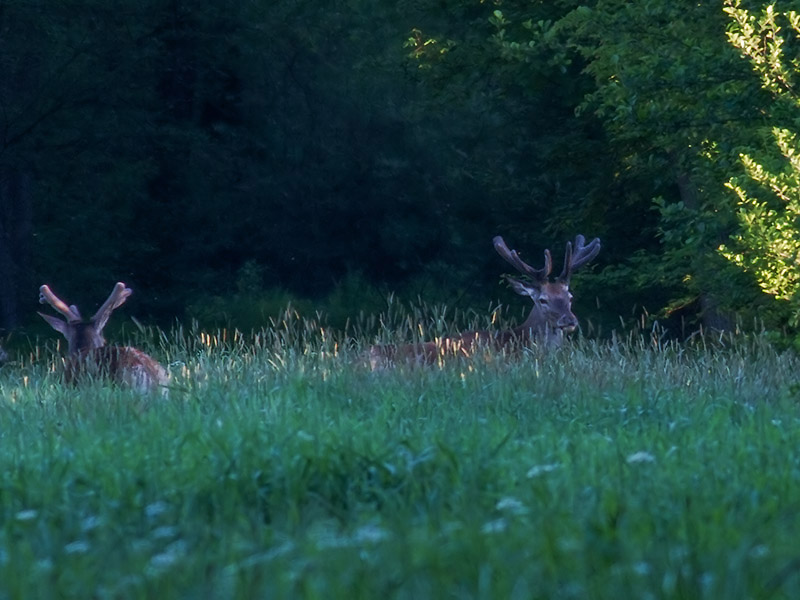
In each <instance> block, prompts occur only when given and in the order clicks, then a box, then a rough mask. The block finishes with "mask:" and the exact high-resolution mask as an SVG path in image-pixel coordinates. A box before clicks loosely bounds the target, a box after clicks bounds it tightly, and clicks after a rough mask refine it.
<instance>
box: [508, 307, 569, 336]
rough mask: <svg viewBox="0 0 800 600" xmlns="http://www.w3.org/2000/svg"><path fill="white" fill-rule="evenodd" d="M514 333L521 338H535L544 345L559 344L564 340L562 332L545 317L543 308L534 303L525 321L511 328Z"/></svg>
mask: <svg viewBox="0 0 800 600" xmlns="http://www.w3.org/2000/svg"><path fill="white" fill-rule="evenodd" d="M513 332H514V335H515V336H516V337H517V338H519V339H521V340H523V341H529V340H536V341H538V342H541V343H543V344H544V345H545V346H560V345H561V343H562V342H563V341H564V332H563V331H562V330H561V328H559V327H553V326H552V325H551V324H550V322H549V321H548V319H547V315H546V314H545V310H544V309H543V308H542V307H541V306H540V305H539V304H534V305H533V308H532V309H531V312H530V313H529V314H528V318H527V319H525V322H524V323H522V325H519V326H518V327H515V328H514V329H513Z"/></svg>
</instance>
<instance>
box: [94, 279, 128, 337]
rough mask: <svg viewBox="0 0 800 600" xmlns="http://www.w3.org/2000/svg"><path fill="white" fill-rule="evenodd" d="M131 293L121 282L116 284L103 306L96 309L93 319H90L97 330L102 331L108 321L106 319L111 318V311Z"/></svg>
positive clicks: (121, 303)
mask: <svg viewBox="0 0 800 600" xmlns="http://www.w3.org/2000/svg"><path fill="white" fill-rule="evenodd" d="M131 293H132V290H131V289H130V288H127V287H125V284H124V283H122V282H121V281H119V282H117V284H116V285H115V286H114V289H113V290H112V292H111V295H110V296H109V297H108V299H106V301H105V302H104V303H103V306H101V307H100V308H98V309H97V312H96V313H95V314H94V317H92V321H94V322H95V324H96V325H97V326H98V328H99V329H102V327H103V325H105V323H106V321H107V320H108V317H110V316H111V313H112V311H113V310H114V309H116V308H119V307H120V306H122V305H123V304H124V303H125V300H127V299H128V296H130V295H131Z"/></svg>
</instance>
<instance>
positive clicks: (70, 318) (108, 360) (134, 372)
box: [39, 282, 169, 396]
mask: <svg viewBox="0 0 800 600" xmlns="http://www.w3.org/2000/svg"><path fill="white" fill-rule="evenodd" d="M131 293H132V290H131V289H130V288H128V287H126V285H125V284H124V283H122V282H118V283H117V284H116V285H114V289H113V291H112V292H111V295H110V296H109V297H108V299H107V300H106V301H105V302H104V303H103V305H102V306H101V307H100V308H99V309H98V310H97V312H96V313H95V315H94V316H93V317H92V318H91V319H89V320H88V321H86V320H84V319H83V317H82V316H81V313H80V311H79V310H78V307H77V306H75V305H74V304H73V305H69V306H67V303H66V302H64V301H63V300H61V299H59V298H58V296H56V295H55V294H54V293H53V292H52V291H51V290H50V287H49V286H47V285H43V286H41V287H40V288H39V303H40V304H49V305H50V306H51V307H53V308H54V309H55V310H56V311H57V312H58V313H60V314H61V315H62V316H63V317H64V318H65V319H66V320H62V319H59V318H58V317H55V316H52V315H48V314H44V313H41V312H40V313H39V315H40V316H41V317H42V318H43V319H44V320H45V321H47V323H48V324H49V325H50V327H52V328H53V329H55V330H56V331H58V332H59V333H61V334H62V335H63V336H64V337H65V338H66V340H67V354H68V356H67V359H66V361H65V370H64V379H65V381H66V382H67V383H68V384H74V383H76V382H78V381H79V380H81V379H83V378H87V377H88V378H92V377H94V378H102V379H108V380H111V381H113V382H115V383H118V384H122V385H124V386H127V387H130V388H132V389H134V390H136V391H137V392H140V393H148V392H153V391H155V390H160V391H161V393H162V395H164V396H166V394H167V387H166V386H167V384H168V383H169V375H168V373H167V370H166V369H165V368H164V367H162V366H161V365H160V364H159V363H158V362H156V361H155V360H154V359H153V358H151V357H150V356H148V355H147V354H145V353H144V352H142V351H141V350H137V349H136V348H132V347H130V346H106V340H105V338H103V328H104V327H105V326H106V323H107V322H108V319H109V317H110V316H111V313H112V312H114V310H116V309H117V308H119V307H120V306H122V305H123V304H124V303H125V301H126V300H127V299H128V296H130V295H131Z"/></svg>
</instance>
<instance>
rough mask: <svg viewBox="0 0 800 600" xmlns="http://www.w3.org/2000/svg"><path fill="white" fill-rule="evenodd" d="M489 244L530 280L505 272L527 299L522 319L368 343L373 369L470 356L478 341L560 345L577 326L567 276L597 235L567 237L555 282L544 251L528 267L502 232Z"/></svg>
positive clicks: (594, 248)
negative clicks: (433, 337)
mask: <svg viewBox="0 0 800 600" xmlns="http://www.w3.org/2000/svg"><path fill="white" fill-rule="evenodd" d="M493 243H494V249H495V250H496V251H497V253H498V254H499V255H500V256H502V257H503V258H504V259H505V260H506V261H508V262H509V263H510V264H511V265H512V266H514V268H516V269H517V271H519V272H520V273H522V274H523V275H525V276H527V277H528V278H529V279H530V282H524V281H522V280H520V279H516V278H514V277H509V276H506V280H507V281H508V282H509V283H510V284H511V287H512V289H513V290H514V291H515V292H516V293H517V294H520V295H521V296H528V297H529V298H530V299H531V300H533V309H532V310H531V312H530V314H529V315H528V318H527V319H525V322H524V323H522V325H520V326H518V327H515V328H513V329H506V330H501V331H487V330H478V331H466V332H464V333H461V334H459V335H456V336H453V337H445V338H443V339H441V340H438V341H436V342H422V343H417V344H401V345H394V344H385V345H377V346H372V347H371V348H370V349H369V359H370V365H371V366H372V368H373V369H376V368H380V367H382V366H388V365H391V364H393V363H396V362H406V363H412V364H413V363H416V364H431V363H434V362H436V361H438V360H440V359H441V358H443V357H445V356H470V355H471V354H472V353H473V351H474V349H475V347H476V346H478V345H484V346H488V347H493V348H498V349H503V348H506V347H509V346H513V345H515V344H517V345H519V344H525V343H526V342H529V341H532V340H535V341H537V342H538V343H541V344H543V345H544V346H549V347H552V346H560V345H561V343H562V342H563V341H564V335H565V334H566V333H571V332H573V331H574V330H575V329H577V327H578V318H577V317H576V316H575V315H574V314H573V312H572V293H571V292H570V290H569V281H570V277H571V276H572V273H573V272H574V271H575V270H576V269H578V268H579V267H581V266H582V265H585V264H586V263H588V262H589V261H591V260H592V259H593V258H594V257H595V256H597V254H598V252H600V239H599V238H595V239H594V240H592V241H591V242H590V243H589V244H586V239H585V238H584V237H583V236H582V235H579V236H577V237H576V238H575V244H574V246H573V244H572V243H571V242H567V247H566V252H565V254H564V268H563V269H562V271H561V274H560V275H559V276H558V278H557V279H556V280H555V281H550V273H551V272H552V270H553V258H552V256H551V254H550V250H545V251H544V267H542V268H541V269H534V268H533V267H531V266H530V265H529V264H527V263H526V262H524V261H523V260H522V259H521V258H520V256H519V254H518V253H517V251H516V250H509V248H508V246H507V245H506V243H505V241H503V238H502V237H500V236H497V237H495V238H494V240H493Z"/></svg>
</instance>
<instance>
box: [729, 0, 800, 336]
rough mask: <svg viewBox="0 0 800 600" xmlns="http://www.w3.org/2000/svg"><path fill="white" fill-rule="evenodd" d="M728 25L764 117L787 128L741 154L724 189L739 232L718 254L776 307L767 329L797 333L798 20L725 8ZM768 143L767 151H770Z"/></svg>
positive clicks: (737, 6)
mask: <svg viewBox="0 0 800 600" xmlns="http://www.w3.org/2000/svg"><path fill="white" fill-rule="evenodd" d="M725 11H726V12H727V13H728V15H729V16H730V18H731V21H732V24H731V27H730V29H729V32H728V37H729V40H730V42H731V44H732V45H734V46H735V47H736V48H738V49H739V51H740V52H741V53H742V55H743V56H745V57H747V59H748V60H749V62H750V64H751V65H752V67H753V70H754V71H755V72H756V73H757V75H758V76H759V78H760V79H761V85H762V87H763V88H764V89H765V90H767V91H768V92H770V94H771V96H772V99H773V101H772V103H771V104H770V105H769V107H768V109H767V110H766V111H765V116H766V117H767V119H768V120H769V121H770V122H772V123H790V124H792V129H787V128H785V127H781V126H779V125H774V126H772V128H771V130H770V131H769V133H768V134H766V133H765V135H764V138H767V139H766V140H764V143H762V144H760V145H759V146H757V147H756V148H752V149H750V150H749V151H747V152H745V153H742V154H741V163H742V166H743V168H744V175H742V176H736V177H732V178H731V179H730V180H729V182H728V187H729V188H730V189H731V190H733V191H734V193H735V194H736V197H737V198H738V211H737V218H738V221H739V229H738V231H737V232H736V234H735V235H733V236H732V239H731V241H730V243H729V244H726V245H725V246H723V247H722V251H723V253H724V255H725V256H726V257H727V258H728V259H729V260H731V261H732V262H733V263H735V264H736V265H738V266H740V267H741V268H742V269H744V270H746V271H747V272H749V273H753V274H754V276H755V278H756V280H757V281H758V284H759V286H760V287H761V289H762V290H763V291H764V292H765V293H766V294H768V295H770V296H772V297H774V298H775V299H776V300H777V301H778V302H779V304H778V305H777V306H776V307H775V313H774V314H773V321H774V325H777V326H781V325H786V324H788V325H791V326H792V327H793V328H795V331H796V328H797V327H798V326H800V272H799V268H800V163H798V158H797V147H798V145H797V134H796V133H795V131H796V127H797V124H798V123H799V122H800V96H798V94H797V92H796V89H795V85H794V81H795V79H796V78H797V71H798V55H797V40H798V35H800V16H798V14H797V12H795V11H791V10H788V11H783V10H780V9H776V5H774V4H771V5H768V6H766V7H765V8H764V9H763V11H762V12H761V13H760V14H755V13H754V11H749V10H747V9H745V8H742V5H741V2H738V1H729V2H726V7H725ZM770 142H771V146H772V147H771V148H770Z"/></svg>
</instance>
